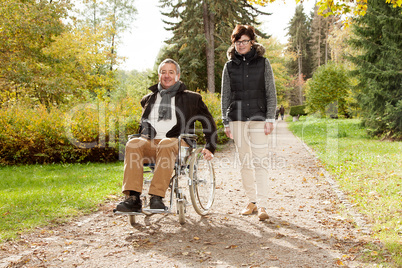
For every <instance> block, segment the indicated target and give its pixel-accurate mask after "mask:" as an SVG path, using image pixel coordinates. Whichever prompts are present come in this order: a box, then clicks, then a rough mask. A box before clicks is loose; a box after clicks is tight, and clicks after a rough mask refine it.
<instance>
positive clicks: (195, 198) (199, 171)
mask: <svg viewBox="0 0 402 268" xmlns="http://www.w3.org/2000/svg"><path fill="white" fill-rule="evenodd" d="M201 151H202V148H198V149H197V150H196V151H195V152H194V153H193V154H192V155H191V158H190V161H189V165H190V166H189V177H190V180H189V188H190V197H191V202H192V204H193V207H194V210H195V211H196V212H197V213H198V214H199V215H206V214H207V213H208V210H209V209H210V208H211V206H212V204H213V202H214V197H215V173H214V168H213V166H212V163H211V162H210V161H207V160H205V159H204V156H203V155H202V153H201Z"/></svg>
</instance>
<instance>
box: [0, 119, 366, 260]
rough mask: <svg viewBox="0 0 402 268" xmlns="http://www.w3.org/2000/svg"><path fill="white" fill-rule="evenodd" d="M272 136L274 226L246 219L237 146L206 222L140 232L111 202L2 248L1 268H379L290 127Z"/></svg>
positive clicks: (165, 221)
mask: <svg viewBox="0 0 402 268" xmlns="http://www.w3.org/2000/svg"><path fill="white" fill-rule="evenodd" d="M272 137H273V139H272V141H271V142H272V144H271V145H272V146H271V147H272V150H271V152H272V153H271V161H270V167H271V173H270V177H269V180H270V186H271V193H270V199H269V207H268V209H267V211H268V214H269V216H270V219H269V220H268V221H265V222H260V221H258V218H257V216H256V215H252V216H247V217H245V216H241V215H240V214H239V211H240V210H241V208H243V207H244V206H245V205H246V202H247V201H246V198H245V196H244V193H243V189H242V186H241V183H240V179H239V167H238V165H237V166H236V165H235V164H233V161H234V155H235V148H234V145H233V144H230V146H228V147H227V149H225V150H224V151H221V152H218V153H216V155H215V159H214V161H215V163H214V165H215V171H216V178H217V186H218V187H217V191H216V199H215V203H214V206H213V210H212V211H211V214H210V215H208V216H207V217H200V216H199V215H197V214H196V213H195V211H194V210H193V208H192V207H189V208H188V209H187V213H186V220H187V222H186V224H185V225H183V226H182V225H180V224H179V222H178V217H177V216H176V215H173V214H170V215H153V216H151V217H142V216H140V217H137V222H138V226H136V227H135V228H133V227H131V226H130V225H129V223H128V221H127V217H125V216H116V215H113V213H112V209H113V207H114V203H115V202H117V201H113V202H111V203H108V204H106V205H104V206H102V207H101V209H100V211H99V212H97V213H94V214H91V215H88V216H85V217H81V218H79V219H76V220H75V221H72V222H70V223H68V224H64V225H61V226H58V227H56V228H41V229H38V230H37V231H36V232H35V233H31V234H29V235H24V236H23V237H22V240H21V241H20V242H10V243H6V244H4V245H2V246H0V267H304V268H307V267H339V266H347V267H371V266H372V265H370V264H369V263H362V262H361V259H360V258H359V256H360V254H361V252H362V250H363V245H364V244H365V243H366V242H365V241H367V238H365V237H364V236H363V234H362V232H361V230H360V229H357V228H354V227H353V225H354V222H353V219H352V218H350V217H349V216H348V215H347V214H346V213H344V210H342V209H340V207H341V205H342V204H341V202H340V201H339V198H338V196H337V195H336V194H335V191H334V190H333V188H332V186H331V185H330V183H328V182H327V180H326V179H325V176H323V175H322V171H320V167H318V166H317V164H316V163H317V162H316V160H315V158H314V157H313V156H312V155H311V154H310V153H309V151H308V150H306V149H305V148H304V146H303V144H302V143H301V142H300V141H299V140H298V139H297V138H295V137H294V136H293V135H292V134H291V133H290V132H289V131H288V130H287V128H286V123H285V122H284V121H279V122H278V123H277V126H276V131H275V133H274V135H273V136H272ZM227 159H229V160H230V161H227ZM119 198H120V197H119ZM342 211H343V212H342Z"/></svg>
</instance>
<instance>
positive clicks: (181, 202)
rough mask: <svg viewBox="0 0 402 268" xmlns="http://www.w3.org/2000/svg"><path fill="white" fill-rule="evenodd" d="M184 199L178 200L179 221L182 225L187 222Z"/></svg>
mask: <svg viewBox="0 0 402 268" xmlns="http://www.w3.org/2000/svg"><path fill="white" fill-rule="evenodd" d="M184 206H185V205H184V200H177V213H178V214H179V223H180V224H181V225H183V224H185V223H186V218H185V216H184V213H185V208H184Z"/></svg>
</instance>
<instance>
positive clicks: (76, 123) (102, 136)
mask: <svg viewBox="0 0 402 268" xmlns="http://www.w3.org/2000/svg"><path fill="white" fill-rule="evenodd" d="M201 95H202V96H203V99H204V101H205V104H206V105H207V106H208V108H209V109H210V111H211V114H212V116H213V117H214V119H215V121H216V123H217V126H218V144H223V143H225V142H227V141H228V138H227V137H226V135H225V133H224V131H223V129H224V128H223V124H222V120H221V111H220V99H219V97H218V95H217V94H209V93H201ZM141 112H142V107H141V105H140V103H139V99H135V98H129V97H127V98H125V99H123V100H121V101H119V103H118V104H114V103H107V102H104V103H86V104H80V105H76V106H74V107H72V108H69V109H61V108H56V107H52V108H45V107H44V106H40V105H39V106H35V107H32V106H28V105H18V106H11V107H3V108H2V109H1V110H0V165H13V164H36V163H37V164H43V163H80V162H112V161H116V160H118V159H119V152H121V151H122V150H123V149H124V145H125V143H126V142H127V136H128V135H129V134H133V133H138V127H139V121H140V118H141ZM199 143H200V144H203V143H205V140H204V138H203V135H202V133H200V134H199Z"/></svg>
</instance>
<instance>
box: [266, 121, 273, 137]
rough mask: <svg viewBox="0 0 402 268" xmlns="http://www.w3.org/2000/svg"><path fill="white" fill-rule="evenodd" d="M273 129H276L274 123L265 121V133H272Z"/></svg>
mask: <svg viewBox="0 0 402 268" xmlns="http://www.w3.org/2000/svg"><path fill="white" fill-rule="evenodd" d="M273 130H274V123H270V122H265V125H264V133H265V135H268V134H271V133H272V131H273Z"/></svg>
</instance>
